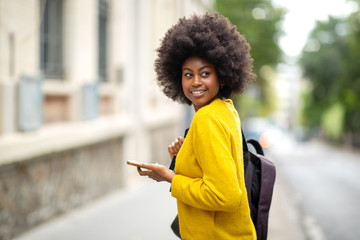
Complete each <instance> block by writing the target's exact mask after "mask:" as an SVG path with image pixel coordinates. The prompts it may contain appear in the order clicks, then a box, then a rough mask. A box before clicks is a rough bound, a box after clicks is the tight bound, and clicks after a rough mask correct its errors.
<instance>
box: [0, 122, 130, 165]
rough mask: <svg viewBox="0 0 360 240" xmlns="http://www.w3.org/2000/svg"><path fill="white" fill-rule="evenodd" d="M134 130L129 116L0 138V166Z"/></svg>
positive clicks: (64, 125) (103, 139) (53, 127)
mask: <svg viewBox="0 0 360 240" xmlns="http://www.w3.org/2000/svg"><path fill="white" fill-rule="evenodd" d="M134 127H136V126H134V121H133V117H132V116H125V115H121V116H112V117H101V118H98V119H95V120H90V121H83V122H73V123H61V124H53V125H49V126H44V127H42V128H41V129H39V130H37V131H32V132H25V133H15V134H8V135H4V136H0V166H2V165H7V164H12V163H16V162H21V161H24V160H27V159H32V158H35V157H38V156H41V155H45V154H49V153H54V152H60V151H64V150H68V149H73V148H78V147H81V146H85V145H90V144H93V143H98V142H101V141H106V140H108V139H112V138H117V137H120V136H124V135H127V134H129V132H131V131H132V129H133V128H134Z"/></svg>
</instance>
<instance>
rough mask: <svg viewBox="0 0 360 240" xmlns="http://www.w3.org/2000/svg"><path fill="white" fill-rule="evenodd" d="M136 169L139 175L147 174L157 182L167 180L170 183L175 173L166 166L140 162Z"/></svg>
mask: <svg viewBox="0 0 360 240" xmlns="http://www.w3.org/2000/svg"><path fill="white" fill-rule="evenodd" d="M141 168H146V169H148V170H142V169H141ZM137 170H138V173H139V174H140V176H148V177H149V178H151V179H153V180H155V181H157V182H162V181H167V182H169V183H171V181H172V179H173V178H174V176H175V175H176V174H175V173H174V172H173V171H171V170H170V169H168V168H167V167H165V166H162V165H159V164H147V163H141V165H140V167H138V168H137Z"/></svg>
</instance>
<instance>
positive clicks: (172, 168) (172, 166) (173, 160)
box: [169, 128, 190, 171]
mask: <svg viewBox="0 0 360 240" xmlns="http://www.w3.org/2000/svg"><path fill="white" fill-rule="evenodd" d="M189 129H190V128H187V129H185V133H184V138H186V135H187V134H188V132H189ZM175 162H176V156H174V157H173V159H171V164H170V167H169V169H170V170H173V171H174V169H175Z"/></svg>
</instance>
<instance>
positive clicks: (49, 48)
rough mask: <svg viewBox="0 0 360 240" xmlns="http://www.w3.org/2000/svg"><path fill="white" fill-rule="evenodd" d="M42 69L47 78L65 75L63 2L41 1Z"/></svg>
mask: <svg viewBox="0 0 360 240" xmlns="http://www.w3.org/2000/svg"><path fill="white" fill-rule="evenodd" d="M40 3H41V4H40V6H41V11H40V13H41V19H40V20H41V26H40V67H41V70H42V72H43V74H44V76H45V77H46V78H62V75H63V55H62V51H63V39H62V37H63V29H62V28H63V24H62V17H63V16H62V15H63V13H62V12H63V8H62V5H63V4H62V3H63V1H62V0H40Z"/></svg>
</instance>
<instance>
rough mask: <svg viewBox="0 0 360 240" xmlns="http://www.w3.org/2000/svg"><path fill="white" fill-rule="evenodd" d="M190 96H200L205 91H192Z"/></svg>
mask: <svg viewBox="0 0 360 240" xmlns="http://www.w3.org/2000/svg"><path fill="white" fill-rule="evenodd" d="M190 92H191V94H192V95H193V96H195V97H198V96H202V95H203V94H204V93H205V92H207V90H192V91H190Z"/></svg>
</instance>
